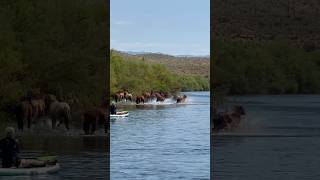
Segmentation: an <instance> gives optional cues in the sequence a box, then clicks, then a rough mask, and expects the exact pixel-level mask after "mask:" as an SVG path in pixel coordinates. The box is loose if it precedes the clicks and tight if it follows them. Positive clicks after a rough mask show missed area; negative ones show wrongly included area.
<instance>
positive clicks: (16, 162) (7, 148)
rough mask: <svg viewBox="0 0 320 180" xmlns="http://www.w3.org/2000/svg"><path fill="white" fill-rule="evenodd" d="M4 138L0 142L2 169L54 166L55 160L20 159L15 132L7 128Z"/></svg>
mask: <svg viewBox="0 0 320 180" xmlns="http://www.w3.org/2000/svg"><path fill="white" fill-rule="evenodd" d="M5 133H6V137H5V138H3V139H1V140H0V150H1V154H0V157H1V159H2V168H13V167H16V168H31V167H44V166H46V165H54V164H56V163H57V160H55V159H53V160H46V161H43V160H37V159H20V157H19V153H20V149H19V144H18V142H17V140H16V139H15V130H14V128H12V127H7V128H6V130H5Z"/></svg>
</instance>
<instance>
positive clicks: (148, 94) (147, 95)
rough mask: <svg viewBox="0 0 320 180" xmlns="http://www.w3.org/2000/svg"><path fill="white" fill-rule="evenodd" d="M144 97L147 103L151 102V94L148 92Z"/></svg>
mask: <svg viewBox="0 0 320 180" xmlns="http://www.w3.org/2000/svg"><path fill="white" fill-rule="evenodd" d="M142 96H143V97H144V98H145V101H146V102H148V101H150V100H151V94H150V93H148V92H144V93H143V94H142Z"/></svg>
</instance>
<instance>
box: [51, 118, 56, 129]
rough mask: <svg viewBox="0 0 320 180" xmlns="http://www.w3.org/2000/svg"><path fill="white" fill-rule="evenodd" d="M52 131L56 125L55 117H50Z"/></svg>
mask: <svg viewBox="0 0 320 180" xmlns="http://www.w3.org/2000/svg"><path fill="white" fill-rule="evenodd" d="M51 121H52V129H55V128H56V123H57V120H56V117H52V120H51Z"/></svg>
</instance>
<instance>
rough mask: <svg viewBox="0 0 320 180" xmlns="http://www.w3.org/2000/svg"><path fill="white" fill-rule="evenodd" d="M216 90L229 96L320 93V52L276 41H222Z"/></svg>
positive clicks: (217, 48) (217, 68) (218, 49)
mask: <svg viewBox="0 0 320 180" xmlns="http://www.w3.org/2000/svg"><path fill="white" fill-rule="evenodd" d="M214 49H215V50H214V52H215V53H216V55H215V56H214V57H215V58H216V59H214V63H215V64H214V70H213V71H214V73H213V74H214V79H215V80H214V81H215V82H216V84H214V86H215V89H216V90H217V91H220V92H224V93H226V94H292V93H295V94H300V93H304V94H306V93H307V94H308V93H320V79H319V77H320V52H319V51H312V52H309V51H306V50H305V49H303V48H298V47H294V46H290V43H289V41H286V40H283V39H276V40H273V41H264V42H261V41H259V42H257V41H251V40H219V41H217V44H216V46H215V47H214Z"/></svg>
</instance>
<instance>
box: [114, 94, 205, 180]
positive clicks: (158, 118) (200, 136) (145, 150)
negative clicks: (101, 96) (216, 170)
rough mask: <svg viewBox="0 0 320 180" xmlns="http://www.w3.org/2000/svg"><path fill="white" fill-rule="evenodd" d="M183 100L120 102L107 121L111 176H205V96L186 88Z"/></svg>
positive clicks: (193, 177)
mask: <svg viewBox="0 0 320 180" xmlns="http://www.w3.org/2000/svg"><path fill="white" fill-rule="evenodd" d="M184 94H186V95H187V96H188V98H187V100H188V101H187V102H186V103H185V104H175V103H174V102H173V101H170V100H167V101H165V102H164V103H156V102H153V103H148V104H146V105H144V106H135V105H131V106H124V107H123V108H122V109H125V110H129V111H130V115H129V116H128V117H126V118H120V119H115V120H112V121H111V124H110V130H111V139H110V141H111V142H110V143H111V145H110V148H111V153H110V171H111V179H117V180H118V179H126V180H127V179H137V180H141V179H150V180H156V179H159V180H160V179H170V180H172V179H209V178H210V121H209V116H210V109H209V107H210V103H209V102H210V98H209V97H210V96H209V92H188V93H184Z"/></svg>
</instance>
